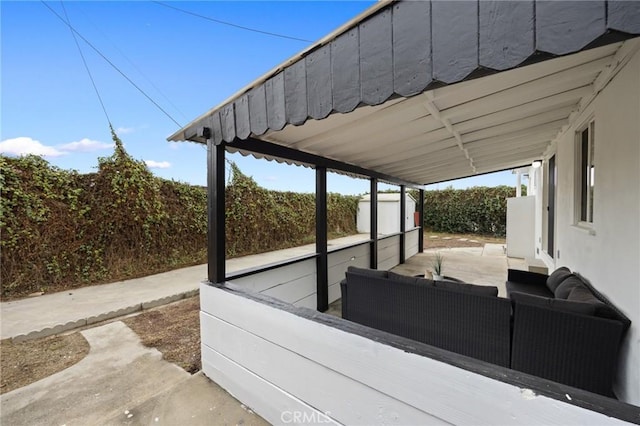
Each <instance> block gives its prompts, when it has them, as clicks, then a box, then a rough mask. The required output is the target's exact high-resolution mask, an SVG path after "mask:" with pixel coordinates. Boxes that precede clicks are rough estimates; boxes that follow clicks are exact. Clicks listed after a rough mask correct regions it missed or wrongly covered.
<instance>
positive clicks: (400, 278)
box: [388, 271, 433, 286]
mask: <svg viewBox="0 0 640 426" xmlns="http://www.w3.org/2000/svg"><path fill="white" fill-rule="evenodd" d="M388 278H389V281H392V282H397V283H406V284H417V285H427V286H432V285H433V281H432V280H427V279H424V278H421V277H411V276H408V275H402V274H396V273H395V272H391V271H389V274H388Z"/></svg>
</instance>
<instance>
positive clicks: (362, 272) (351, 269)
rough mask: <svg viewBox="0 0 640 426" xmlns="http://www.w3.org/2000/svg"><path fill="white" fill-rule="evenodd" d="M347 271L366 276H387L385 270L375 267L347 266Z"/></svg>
mask: <svg viewBox="0 0 640 426" xmlns="http://www.w3.org/2000/svg"><path fill="white" fill-rule="evenodd" d="M347 272H351V273H352V274H358V275H364V276H366V277H375V278H387V274H388V272H387V271H379V270H377V269H367V268H358V267H357V266H349V267H348V268H347Z"/></svg>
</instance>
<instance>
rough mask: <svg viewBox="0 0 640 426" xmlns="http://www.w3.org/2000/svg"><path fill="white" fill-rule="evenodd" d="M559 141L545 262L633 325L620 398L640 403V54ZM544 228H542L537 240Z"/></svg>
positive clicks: (623, 360)
mask: <svg viewBox="0 0 640 426" xmlns="http://www.w3.org/2000/svg"><path fill="white" fill-rule="evenodd" d="M591 118H593V119H594V120H595V179H594V181H595V185H594V191H595V192H594V204H593V205H594V212H593V226H592V228H590V229H589V228H585V227H581V226H579V225H577V222H576V213H575V212H576V203H577V202H576V192H577V191H578V189H577V187H576V179H577V169H576V167H577V166H576V163H577V148H576V131H578V130H581V129H582V128H583V126H584V124H586V123H587V122H588V120H590V119H591ZM556 142H557V144H556V152H555V154H556V161H557V170H558V184H557V198H556V206H557V208H556V220H555V226H556V233H555V236H556V237H555V241H556V245H555V259H551V258H550V257H549V256H546V255H544V254H543V255H541V258H542V259H543V260H545V261H546V263H547V264H548V266H549V267H550V268H554V267H559V266H568V267H569V268H570V269H571V270H572V271H575V272H577V273H579V274H580V275H582V276H584V277H585V278H586V279H588V280H589V281H590V282H591V283H592V284H593V285H594V287H595V288H596V289H598V290H599V291H601V292H602V293H603V294H605V295H606V296H607V297H608V298H609V299H610V300H611V301H612V302H613V303H614V304H615V305H616V306H618V307H619V308H620V309H621V310H622V311H623V312H624V313H625V314H626V315H627V316H628V317H629V318H630V319H631V321H632V322H633V323H632V325H631V329H630V331H629V333H628V334H627V336H626V339H625V341H624V344H623V347H622V353H621V364H620V365H619V377H618V382H617V385H616V388H615V390H616V393H617V395H618V397H619V398H620V399H622V400H624V401H626V402H629V403H632V404H634V405H640V386H638V383H640V268H639V264H640V189H639V185H640V52H636V53H635V55H634V56H633V57H632V58H631V59H630V61H629V62H628V63H627V64H626V65H625V66H624V67H623V68H622V69H621V70H620V71H619V73H618V74H617V75H616V76H615V77H614V78H613V79H612V80H611V81H610V82H609V83H608V85H607V86H606V87H605V88H604V89H603V90H602V91H601V92H600V94H599V95H597V96H596V98H595V99H594V100H593V102H592V103H591V104H590V105H589V106H588V107H587V108H585V109H584V111H583V112H582V113H581V114H580V115H579V116H578V117H577V118H576V120H574V122H573V124H572V125H571V126H570V128H569V129H568V130H567V131H566V132H565V133H564V134H563V135H562V136H561V137H560V138H559V140H557V141H556ZM539 193H542V191H539ZM537 208H538V209H539V210H538V212H539V213H540V215H538V220H540V219H541V215H542V214H545V209H546V203H545V202H544V201H543V200H538V203H537ZM540 230H541V225H540V226H537V227H536V232H538V234H537V236H536V237H537V238H536V240H537V241H538V242H539V241H542V235H541V234H540V233H539V232H541V231H540ZM539 248H540V245H538V249H539Z"/></svg>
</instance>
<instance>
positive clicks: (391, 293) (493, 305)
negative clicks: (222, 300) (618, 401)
mask: <svg viewBox="0 0 640 426" xmlns="http://www.w3.org/2000/svg"><path fill="white" fill-rule="evenodd" d="M508 278H509V281H507V294H508V297H509V298H500V297H498V289H497V288H496V287H488V286H477V285H473V284H461V283H456V282H450V281H431V280H426V279H423V278H417V277H408V276H404V275H399V274H395V273H393V272H387V271H378V270H371V269H362V268H356V267H350V268H349V269H348V271H347V273H346V278H345V280H343V281H342V282H341V289H342V317H343V318H344V319H347V320H350V321H353V322H357V323H359V324H362V325H365V326H368V327H372V328H375V329H378V330H382V331H386V332H389V333H393V334H396V335H399V336H403V337H407V338H409V339H412V340H416V341H419V342H423V343H426V344H429V345H432V346H435V347H438V348H442V349H446V350H449V351H452V352H455V353H459V354H462V355H466V356H470V357H473V358H476V359H480V360H483V361H487V362H490V363H492V364H496V365H500V366H503V367H508V368H511V369H514V370H518V371H522V372H525V373H529V374H532V375H535V376H538V377H542V378H545V379H550V380H553V381H556V382H559V383H563V384H566V385H570V386H574V387H577V388H580V389H584V390H588V391H591V392H595V393H599V394H602V395H606V396H614V395H613V392H612V384H613V379H614V377H615V371H616V364H617V359H618V351H619V347H620V343H621V341H622V337H623V335H624V332H625V331H626V330H627V329H628V327H629V325H630V321H629V319H628V318H626V317H625V316H624V315H623V314H622V313H621V312H620V311H619V310H618V309H617V308H616V307H615V306H613V305H612V304H611V303H610V302H609V301H608V300H607V299H606V298H604V297H603V296H602V295H601V294H599V293H598V292H597V291H595V290H594V289H593V287H591V286H590V285H589V284H588V283H586V282H585V281H584V280H582V279H581V278H580V277H578V276H577V275H575V274H572V273H571V272H570V271H569V270H568V269H566V268H562V269H560V270H558V271H556V272H554V273H553V274H552V275H551V276H550V277H549V276H547V275H542V274H535V273H530V272H526V271H516V270H509V273H508ZM566 280H569V281H566ZM552 290H553V291H552ZM570 294H573V296H571V299H572V300H565V299H567V298H568V297H569V295H570Z"/></svg>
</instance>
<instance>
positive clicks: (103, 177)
mask: <svg viewBox="0 0 640 426" xmlns="http://www.w3.org/2000/svg"><path fill="white" fill-rule="evenodd" d="M113 139H114V142H115V146H116V147H115V151H114V153H113V155H111V156H109V157H104V158H100V159H99V167H98V171H97V173H91V174H79V173H77V172H75V171H68V170H62V169H59V168H57V167H53V166H51V165H50V164H49V163H48V162H47V161H45V160H43V159H42V158H40V157H37V156H26V157H20V158H11V157H4V156H0V185H1V189H2V194H1V197H0V236H1V240H0V262H1V265H2V268H0V274H1V276H0V278H1V279H2V288H1V290H2V291H1V296H2V298H6V297H18V296H24V295H27V294H29V293H32V292H36V291H56V290H62V289H67V288H73V287H77V286H82V285H87V284H95V283H102V282H109V281H116V280H120V279H126V278H132V277H137V276H144V275H149V274H153V273H157V272H161V271H166V270H170V269H175V268H179V267H184V266H189V265H194V264H199V263H204V262H206V231H207V199H206V198H207V196H206V189H205V188H203V187H198V186H192V185H188V184H185V183H180V182H175V181H168V180H164V179H160V178H157V177H155V176H153V174H152V173H151V172H150V171H149V169H148V168H147V166H146V165H145V164H144V162H142V161H137V160H134V159H133V158H131V157H130V156H129V155H128V154H127V153H126V152H125V150H124V148H123V146H122V142H121V141H120V140H119V139H118V137H117V136H116V135H115V133H113ZM232 169H233V179H232V182H231V183H230V185H229V186H228V188H227V199H226V204H227V212H226V215H227V221H228V226H227V229H228V234H227V236H226V239H227V256H228V257H233V256H242V255H246V254H253V253H260V252H264V251H269V250H273V249H277V248H285V247H293V246H297V245H301V244H303V243H307V242H313V241H314V237H313V236H314V234H315V198H314V197H315V196H314V195H313V194H295V193H289V192H277V191H268V190H266V189H264V188H261V187H259V186H258V185H257V184H256V183H255V182H254V181H253V180H252V179H251V178H248V177H246V176H244V175H243V174H242V173H241V172H240V170H239V169H238V168H237V167H235V165H232ZM328 199H329V206H328V209H329V222H330V223H329V232H330V234H331V235H332V236H337V235H345V234H350V233H355V232H356V224H355V216H356V211H357V197H351V196H341V195H337V194H330V195H329V198H328Z"/></svg>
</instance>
